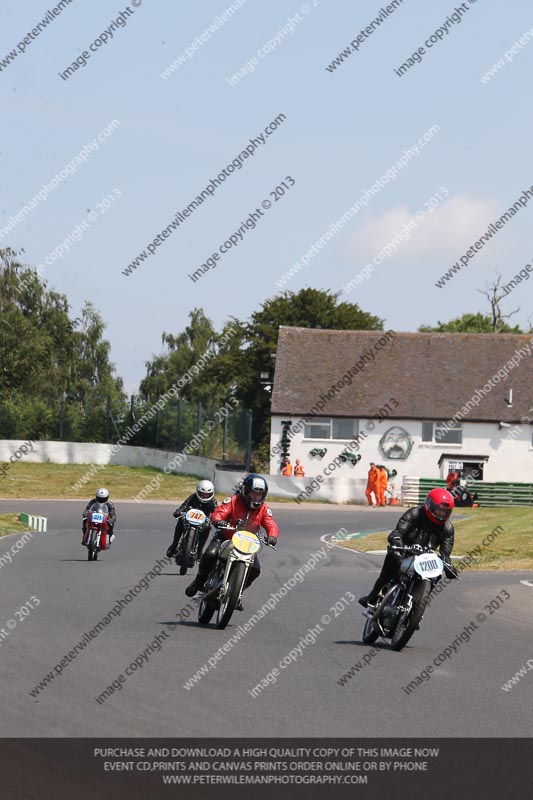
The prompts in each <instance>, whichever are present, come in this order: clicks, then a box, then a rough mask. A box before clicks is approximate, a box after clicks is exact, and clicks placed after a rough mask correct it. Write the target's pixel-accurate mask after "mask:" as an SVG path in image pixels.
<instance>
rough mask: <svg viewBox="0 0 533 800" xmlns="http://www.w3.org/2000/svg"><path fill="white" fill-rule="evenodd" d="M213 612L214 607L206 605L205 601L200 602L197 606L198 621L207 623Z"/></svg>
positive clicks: (201, 623)
mask: <svg viewBox="0 0 533 800" xmlns="http://www.w3.org/2000/svg"><path fill="white" fill-rule="evenodd" d="M214 613H215V607H214V606H211V605H209V606H208V605H207V603H204V601H203V600H202V602H201V603H200V605H199V606H198V622H199V623H200V625H208V624H209V623H210V622H211V617H212V616H213V614H214Z"/></svg>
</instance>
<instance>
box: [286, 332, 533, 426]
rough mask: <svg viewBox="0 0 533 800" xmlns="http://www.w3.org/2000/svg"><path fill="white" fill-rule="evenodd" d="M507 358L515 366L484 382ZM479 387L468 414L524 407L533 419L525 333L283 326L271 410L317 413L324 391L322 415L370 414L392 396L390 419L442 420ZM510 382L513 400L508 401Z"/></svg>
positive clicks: (516, 415)
mask: <svg viewBox="0 0 533 800" xmlns="http://www.w3.org/2000/svg"><path fill="white" fill-rule="evenodd" d="M528 348H529V354H528ZM519 351H521V353H522V355H520V352H519ZM365 354H366V356H365ZM372 356H373V359H372ZM513 357H514V358H515V361H518V364H517V366H515V367H514V368H512V369H509V371H508V375H507V377H505V376H504V377H503V378H501V379H500V380H499V382H498V383H497V381H498V377H496V378H495V379H494V384H495V385H494V387H493V388H491V387H489V386H487V384H488V381H489V380H490V379H491V378H492V377H493V376H497V373H498V371H500V370H502V368H503V367H504V365H505V364H508V362H510V360H511V359H512V358H513ZM365 362H366V363H365ZM357 365H359V369H358V370H357V369H356V367H357ZM350 368H352V373H354V374H353V378H352V383H351V385H345V386H344V388H342V389H340V390H338V391H336V392H335V393H334V392H333V390H332V387H333V386H334V385H335V384H336V382H337V381H339V380H342V378H343V376H344V375H346V374H347V373H348V371H349V370H350ZM500 375H503V373H500ZM348 379H349V378H347V379H346V383H347V382H348ZM484 386H485V390H487V391H486V394H485V396H484V397H483V396H481V397H480V401H479V405H477V406H475V407H474V408H473V409H472V410H471V411H470V412H469V413H468V415H467V418H468V419H469V420H470V421H486V422H494V421H502V422H519V421H520V419H521V417H523V416H525V415H528V414H529V416H530V417H532V418H533V410H532V411H529V409H533V343H532V342H531V341H530V336H529V335H525V334H524V335H517V334H505V333H500V334H488V333H479V334H477V333H464V334H461V333H397V334H394V335H391V336H390V337H389V338H386V334H385V333H384V332H382V331H353V330H350V331H338V330H323V329H314V328H293V327H285V326H281V327H280V329H279V337H278V348H277V356H276V369H275V375H274V386H273V389H272V413H273V414H287V415H289V414H292V415H295V414H297V415H301V416H305V415H308V414H310V413H312V411H311V410H312V409H313V407H315V413H317V411H316V403H317V402H318V401H319V399H320V396H321V395H322V397H323V398H324V397H325V398H326V405H325V407H324V409H323V410H322V411H320V412H318V413H320V414H321V415H322V416H339V417H362V418H372V417H376V416H378V413H379V409H380V408H381V407H383V406H384V404H385V403H386V402H389V403H390V398H393V399H394V401H395V402H396V403H398V405H397V406H396V407H395V409H394V413H391V414H390V417H391V418H397V419H422V420H447V419H450V418H451V417H453V415H454V414H455V413H456V412H458V411H460V410H461V408H462V407H463V406H464V405H465V403H466V402H467V401H468V400H469V399H470V398H472V396H473V395H474V394H475V393H476V390H477V389H480V390H481V391H483V387H484ZM510 389H512V391H513V405H512V407H510V406H509V405H508V403H507V402H506V399H509V390H510ZM328 390H330V397H329V398H328V397H327V392H328Z"/></svg>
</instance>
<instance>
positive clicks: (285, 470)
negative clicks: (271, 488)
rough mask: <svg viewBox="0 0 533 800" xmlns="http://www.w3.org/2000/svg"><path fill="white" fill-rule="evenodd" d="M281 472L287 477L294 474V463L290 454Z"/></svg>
mask: <svg viewBox="0 0 533 800" xmlns="http://www.w3.org/2000/svg"><path fill="white" fill-rule="evenodd" d="M281 474H282V475H285V476H286V477H287V476H289V475H292V464H291V461H290V458H289V457H288V456H287V458H286V459H285V461H284V462H283V467H282V468H281Z"/></svg>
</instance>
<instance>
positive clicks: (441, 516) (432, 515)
mask: <svg viewBox="0 0 533 800" xmlns="http://www.w3.org/2000/svg"><path fill="white" fill-rule="evenodd" d="M453 506H454V502H453V497H452V495H451V494H450V492H448V491H447V490H446V489H432V490H431V491H430V492H429V494H428V495H427V497H426V499H425V501H424V503H423V505H421V506H416V507H414V508H410V509H409V510H408V511H406V512H405V514H402V516H401V517H400V519H399V520H398V522H397V523H396V527H395V529H394V530H393V531H392V532H391V533H390V534H389V536H388V539H387V541H388V543H389V546H395V547H401V545H402V544H404V545H414V544H419V545H421V546H422V547H431V548H436V547H438V548H439V555H440V557H441V558H442V560H443V561H444V564H445V566H446V574H447V575H448V577H453V578H455V577H457V575H456V574H454V573H455V570H454V568H453V567H452V566H451V561H450V555H451V552H452V550H453V541H454V535H455V531H454V527H453V525H452V523H451V522H450V516H451V513H452V511H453ZM401 562H402V556H401V555H400V554H398V553H396V552H394V551H393V550H388V551H387V555H386V556H385V561H384V562H383V566H382V568H381V573H380V574H379V576H378V579H377V580H376V582H375V584H374V586H373V588H372V591H371V592H370V593H369V594H367V595H365V596H364V597H361V598H359V603H360V604H361V605H362V606H363V607H364V608H367V606H369V605H375V603H376V602H377V599H378V594H379V592H380V590H381V589H382V588H383V587H384V586H385V584H387V583H388V582H389V581H390V580H391V578H394V577H396V575H397V574H398V570H399V567H400V564H401Z"/></svg>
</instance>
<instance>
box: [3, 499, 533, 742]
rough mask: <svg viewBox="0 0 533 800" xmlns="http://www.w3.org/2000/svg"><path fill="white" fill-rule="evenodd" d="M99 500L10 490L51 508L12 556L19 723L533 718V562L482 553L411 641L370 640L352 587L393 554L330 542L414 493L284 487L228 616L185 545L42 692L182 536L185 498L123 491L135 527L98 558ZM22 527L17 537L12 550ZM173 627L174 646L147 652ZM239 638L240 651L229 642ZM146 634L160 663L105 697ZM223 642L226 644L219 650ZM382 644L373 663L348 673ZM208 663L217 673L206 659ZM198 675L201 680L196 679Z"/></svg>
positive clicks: (507, 721) (13, 696)
mask: <svg viewBox="0 0 533 800" xmlns="http://www.w3.org/2000/svg"><path fill="white" fill-rule="evenodd" d="M83 507H84V503H80V502H79V501H58V500H47V501H35V500H31V501H21V500H16V501H12V500H0V513H7V512H11V511H12V512H18V511H26V512H28V513H38V514H43V515H44V516H47V517H48V532H47V533H34V535H33V536H32V538H31V539H30V540H29V541H26V543H25V544H24V546H23V547H22V548H21V549H20V550H17V551H16V552H15V553H14V554H13V555H12V558H11V563H8V560H7V559H6V560H4V561H2V560H0V565H1V568H0V609H1V610H0V660H1V666H2V684H1V689H0V697H1V709H2V711H1V716H0V718H1V723H0V725H1V727H0V730H1V736H3V737H15V736H22V737H40V736H53V737H59V736H63V737H97V736H106V737H109V736H112V737H118V736H128V737H129V736H149V737H156V736H157V737H159V736H160V737H167V736H223V737H224V736H228V737H229V736H250V737H251V736H257V737H259V736H267V737H273V736H276V737H281V736H286V737H292V736H313V737H319V736H320V737H322V736H324V737H331V736H350V737H351V736H356V737H372V736H376V737H396V736H398V737H512V736H518V737H526V736H527V737H529V736H532V735H533V720H532V716H531V702H530V699H531V692H532V686H533V672H532V673H531V674H530V675H526V676H525V677H523V678H522V679H521V681H520V682H519V683H518V684H517V685H516V686H514V687H513V689H512V690H511V691H509V692H505V691H503V690H502V688H501V686H502V684H504V683H505V682H506V681H508V680H509V678H511V677H512V676H513V675H514V674H515V673H516V672H517V671H518V670H519V669H520V667H522V666H523V665H524V664H525V663H526V662H527V661H528V659H530V658H531V657H532V656H533V652H532V650H531V641H532V637H531V629H532V626H531V617H532V614H531V612H532V608H533V587H532V586H528V585H527V584H525V583H521V581H523V580H528V581H530V582H531V583H532V584H533V574H532V573H531V572H519V571H515V572H475V573H473V572H472V573H468V571H467V570H465V571H464V572H463V573H462V580H460V581H455V582H452V583H450V585H449V586H447V587H446V588H445V589H444V590H443V591H442V592H441V593H440V594H439V595H437V596H435V598H434V599H433V602H432V603H431V606H430V607H429V608H428V609H427V611H426V614H425V616H424V619H423V621H422V625H421V628H420V630H419V631H417V632H416V633H415V635H414V636H413V638H412V639H411V641H410V642H409V644H408V645H407V647H406V648H405V649H404V650H403V651H401V652H399V653H395V652H393V651H392V650H391V649H390V647H389V646H388V645H387V643H385V642H383V640H379V641H378V643H377V644H376V646H375V648H374V652H373V653H372V655H370V648H369V647H368V646H366V645H364V644H363V643H362V641H361V633H362V629H363V624H364V620H363V616H362V610H361V608H360V606H359V605H358V604H357V601H356V599H355V600H351V599H350V596H353V597H354V598H358V597H359V596H360V595H361V594H365V593H366V592H367V591H368V590H369V589H370V587H371V585H372V583H373V581H374V580H375V578H376V574H377V572H378V570H379V568H380V566H381V562H382V556H375V555H369V554H361V553H357V552H354V551H351V550H347V549H345V548H341V547H338V546H334V547H328V546H327V545H326V544H325V542H328V541H329V538H330V537H331V534H333V533H335V532H336V531H338V530H339V529H341V528H345V529H346V530H348V531H349V532H354V531H358V530H365V529H387V528H390V529H392V528H393V527H394V522H395V520H396V519H397V517H398V516H399V515H400V514H401V513H402V509H389V508H387V509H383V510H370V509H366V508H361V507H356V506H329V505H325V504H324V505H322V504H320V505H316V506H315V505H313V506H310V505H303V506H299V507H294V506H291V505H288V504H281V503H280V504H275V503H274V504H273V511H274V516H275V518H276V520H277V521H278V523H279V525H280V529H281V534H280V539H279V544H278V547H277V549H276V550H272V549H270V548H269V549H267V550H264V551H263V553H262V555H261V564H262V574H261V576H260V578H259V579H258V581H257V582H256V583H255V584H254V585H253V587H252V588H251V589H250V590H249V591H248V592H246V594H245V596H244V604H245V609H244V611H242V612H235V613H234V615H233V617H232V620H231V622H230V624H229V625H228V627H227V628H226V630H222V631H218V630H216V629H215V627H214V625H209V626H208V627H202V626H199V625H198V623H197V620H196V612H195V610H194V609H195V608H196V604H195V603H194V601H191V600H189V599H188V598H187V597H186V596H185V594H184V588H185V586H186V585H187V584H188V583H189V581H190V580H191V578H192V573H189V574H188V575H187V576H185V577H180V576H179V574H178V569H177V567H176V566H175V565H174V564H173V563H168V562H167V563H166V564H165V566H164V568H163V570H162V572H161V574H160V575H159V576H158V577H154V578H153V579H152V580H150V582H149V585H148V588H146V589H143V590H142V591H140V592H139V593H138V594H137V595H135V596H132V599H131V602H129V603H128V604H127V605H126V606H125V607H124V608H123V610H122V613H121V615H120V616H119V617H118V618H114V619H112V620H111V621H110V622H109V624H108V625H106V626H105V627H104V628H103V629H102V630H101V632H100V633H99V634H98V635H97V636H96V637H95V638H94V639H92V640H90V641H89V643H88V644H87V646H86V647H85V648H84V649H83V650H82V651H81V652H80V653H79V654H78V655H77V657H76V658H75V659H74V660H73V661H72V662H71V663H68V664H67V665H66V666H65V667H64V668H63V669H62V671H61V674H59V675H58V674H54V678H53V680H51V681H49V683H48V684H47V685H46V686H44V687H43V688H41V689H40V690H39V691H38V692H35V687H36V686H37V684H39V682H41V681H42V680H43V678H45V676H46V675H47V674H48V673H51V672H54V673H55V669H54V668H55V666H56V665H58V664H59V662H60V661H61V659H62V658H63V657H64V656H65V655H66V654H68V653H69V651H72V649H73V647H74V646H75V645H76V644H77V643H78V642H79V641H80V639H81V638H82V636H83V634H84V632H86V631H90V630H91V628H93V627H94V626H95V625H96V624H97V623H98V622H99V620H101V619H102V618H103V617H104V616H105V615H107V614H108V612H109V611H110V609H111V608H113V606H114V605H115V603H116V602H117V601H118V600H119V599H120V598H123V597H124V595H126V593H127V592H128V591H129V590H131V589H132V587H134V586H136V585H137V584H138V582H139V581H140V580H141V579H142V577H143V576H145V575H146V573H148V572H149V571H150V569H151V567H152V566H153V564H154V563H155V562H156V561H157V560H158V559H165V555H164V554H165V550H166V548H167V546H168V544H169V543H170V541H171V534H172V530H173V525H174V520H173V519H172V516H171V514H172V511H173V509H174V507H175V506H174V504H172V503H168V502H167V503H163V502H160V503H155V502H153V503H142V504H138V503H134V502H124V501H117V514H118V523H117V540H116V542H115V543H114V544H113V547H112V548H111V550H109V551H108V552H103V553H101V554H100V559H99V561H98V562H96V563H89V562H88V561H87V559H86V551H85V549H84V548H82V546H81V544H80V541H81V525H80V519H81V512H82V509H83ZM19 539H20V537H19V536H10V537H7V538H2V539H1V540H0V559H1V557H2V556H4V554H5V553H6V552H11V548H12V547H13V545H14V544H15V543H16V542H17V541H18V540H19ZM324 548H325V549H324ZM321 550H322V554H321ZM456 550H457V551H458V552H460V543H459V542H458V545H457V546H456ZM313 554H318V555H317V556H316V557H315V558H314V559H313ZM313 561H314V562H315V563H314V565H313V567H312V568H310V569H309V571H308V572H307V574H306V575H305V576H304V579H303V580H301V581H299V582H297V581H296V580H293V581H292V584H295V585H294V587H293V588H290V589H288V590H286V591H285V592H284V596H283V597H281V598H280V599H279V602H276V605H275V608H273V609H272V610H269V611H268V613H267V614H266V615H265V616H264V617H263V618H262V619H261V620H260V621H258V622H257V624H253V625H252V627H251V629H250V630H249V631H247V632H245V633H244V635H242V630H243V629H242V628H241V638H240V639H238V640H232V636H235V635H236V633H237V631H238V629H239V626H244V625H245V623H246V622H247V621H248V620H249V619H250V618H251V617H252V616H253V615H254V613H255V612H256V611H257V609H258V608H260V607H261V606H262V605H263V603H265V602H266V601H267V600H268V599H269V598H270V597H271V595H272V593H274V592H277V591H279V590H280V587H283V586H284V585H285V584H286V583H287V582H288V581H290V580H291V578H293V576H294V575H295V573H297V572H298V570H299V569H301V567H302V566H303V565H304V564H306V563H307V562H308V563H312V562H313ZM299 574H300V577H301V576H302V573H299ZM502 593H503V594H502ZM507 594H509V595H510V598H508V599H507V598H506V597H505V596H506V595H507ZM497 595H499V596H500V598H502V597H503V598H505V599H504V602H499V601H494V604H493V605H496V604H498V602H499V606H500V607H499V608H497V609H496V610H495V609H494V607H492V609H491V607H490V602H491V600H493V599H494V598H496V596H497ZM32 598H33V599H32ZM37 601H39V602H38V603H37ZM23 607H25V609H26V610H25V611H21V609H22V608H23ZM480 613H481V614H484V615H485V619H484V620H483V621H482V622H481V621H479V620H478V623H477V629H476V630H475V631H474V632H473V633H472V636H471V638H470V639H469V641H462V642H461V644H460V645H458V646H457V651H456V653H455V654H453V655H452V656H451V657H450V658H447V659H446V660H445V661H444V663H443V664H441V665H440V666H439V667H436V668H435V669H434V672H433V673H432V674H431V675H430V676H429V679H428V680H423V681H422V682H421V685H419V686H417V687H416V688H414V689H412V690H411V691H410V692H409V693H408V692H406V690H405V689H404V688H403V687H406V686H407V684H409V683H410V682H412V681H414V680H415V679H416V677H417V675H419V673H420V672H421V671H422V670H424V669H425V668H426V667H427V666H428V665H430V664H432V662H433V659H435V658H436V657H437V656H438V655H439V654H440V653H441V652H442V651H443V650H444V648H445V647H446V646H447V645H449V644H450V643H451V642H453V641H454V640H457V637H458V636H459V635H460V634H461V631H463V629H464V628H465V626H466V625H468V624H469V623H470V622H471V621H472V620H476V617H477V615H478V614H480ZM8 622H9V625H8ZM13 622H15V625H13V624H12V623H13ZM310 629H314V633H312V634H310V633H309V630H310ZM156 635H159V636H160V637H162V638H160V642H161V649H159V650H158V651H157V650H155V649H154V650H153V652H147V648H148V646H149V645H150V643H153V642H154V640H155V637H156ZM228 643H229V644H228ZM225 645H227V647H226V650H227V652H223V651H222V650H220V651H219V648H222V647H224V646H225ZM154 648H155V645H154ZM143 651H144V652H145V653H146V655H147V656H148V661H144V662H143V665H142V668H137V669H135V671H133V673H132V674H131V675H129V676H128V677H127V678H125V680H124V681H122V682H120V680H117V689H116V690H115V691H114V692H113V693H112V694H111V695H110V697H109V698H108V699H106V700H104V701H103V702H100V703H99V702H97V700H96V699H95V698H96V697H98V696H101V693H102V692H104V691H105V690H106V688H107V687H108V686H110V685H111V684H112V682H113V680H115V679H117V676H119V675H121V674H122V675H124V672H125V669H126V668H127V667H128V666H129V665H130V664H132V662H134V661H135V659H136V658H137V657H139V655H140V654H141V653H142V652H143ZM217 651H219V653H221V654H222V655H221V657H220V658H218V659H215V655H214V654H215V653H216V652H217ZM291 651H292V653H293V656H292V657H291V655H290V653H291ZM365 655H366V656H367V662H368V663H367V664H365V665H364V666H363V667H362V668H360V670H359V672H357V673H355V674H353V676H352V677H351V678H350V679H348V680H347V682H346V684H345V685H340V684H339V683H338V681H339V679H340V678H342V676H343V675H344V674H345V673H347V672H348V671H349V670H350V668H351V667H352V666H353V665H354V664H355V663H357V662H358V661H361V659H363V658H364V656H365ZM209 659H211V664H212V665H213V666H209ZM284 659H285V665H284V666H280V664H281V662H283V660H284ZM206 664H207V665H208V669H207V670H206V671H205V674H201V673H198V671H199V670H200V669H201V668H202V666H203V665H206ZM275 669H276V670H277V673H278V674H277V675H276V674H275V673H274V672H273V670H275ZM268 673H270V674H271V678H270V682H269V683H267V684H266V686H265V687H264V688H262V689H261V690H260V691H258V692H257V693H256V696H255V697H252V695H251V694H250V692H249V690H252V689H253V688H254V687H255V686H257V685H258V684H259V683H260V681H261V680H262V679H263V678H265V676H266V675H267V674H268ZM195 674H197V675H198V676H199V677H198V679H197V682H196V683H194V684H192V685H191V684H189V688H185V686H186V685H187V681H190V680H191V679H192V677H193V676H194V675H195ZM274 678H275V682H274ZM419 682H420V681H419ZM118 686H120V690H119V689H118ZM32 691H33V692H34V695H35V696H32V695H31V694H30V692H32Z"/></svg>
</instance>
